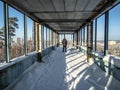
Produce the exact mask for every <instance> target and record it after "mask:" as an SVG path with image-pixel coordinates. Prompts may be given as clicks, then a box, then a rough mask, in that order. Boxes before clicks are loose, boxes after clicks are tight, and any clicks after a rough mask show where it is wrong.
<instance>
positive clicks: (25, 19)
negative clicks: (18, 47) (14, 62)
mask: <svg viewBox="0 0 120 90" xmlns="http://www.w3.org/2000/svg"><path fill="white" fill-rule="evenodd" d="M24 53H25V55H27V16H26V15H24Z"/></svg>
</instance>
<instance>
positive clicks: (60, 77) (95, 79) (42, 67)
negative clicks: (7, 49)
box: [5, 47, 120, 90]
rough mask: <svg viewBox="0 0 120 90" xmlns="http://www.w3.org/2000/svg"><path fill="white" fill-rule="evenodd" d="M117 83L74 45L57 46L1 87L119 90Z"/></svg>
mask: <svg viewBox="0 0 120 90" xmlns="http://www.w3.org/2000/svg"><path fill="white" fill-rule="evenodd" d="M119 85H120V82H119V81H118V80H116V79H115V78H113V77H112V76H107V75H106V74H105V72H103V71H102V70H101V69H100V68H98V67H97V66H96V65H95V64H93V62H92V61H91V62H90V63H87V62H86V56H85V55H84V54H83V53H81V52H79V51H78V50H76V49H74V48H69V49H68V51H67V52H66V53H63V52H62V48H61V47H58V48H56V49H55V50H54V51H52V52H51V53H50V54H49V55H47V56H45V57H44V58H43V62H42V63H38V62H36V63H34V64H33V65H32V66H31V67H30V68H28V69H27V70H26V71H25V72H23V73H22V75H21V76H20V77H19V78H18V79H17V80H15V82H13V83H12V84H11V85H10V86H9V87H7V88H6V89H5V90H120V87H119Z"/></svg>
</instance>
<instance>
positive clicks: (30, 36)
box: [27, 17, 35, 53]
mask: <svg viewBox="0 0 120 90" xmlns="http://www.w3.org/2000/svg"><path fill="white" fill-rule="evenodd" d="M34 32H35V31H34V21H33V20H32V19H30V18H29V17H27V52H28V53H30V52H32V51H34V50H35V48H34V41H35V40H34Z"/></svg>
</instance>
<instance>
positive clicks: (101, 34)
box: [96, 15, 105, 53]
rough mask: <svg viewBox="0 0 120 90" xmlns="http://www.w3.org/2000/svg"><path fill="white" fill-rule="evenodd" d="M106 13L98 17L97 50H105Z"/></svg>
mask: <svg viewBox="0 0 120 90" xmlns="http://www.w3.org/2000/svg"><path fill="white" fill-rule="evenodd" d="M104 25H105V15H102V16H101V17H99V18H98V19H97V41H96V42H97V51H98V52H101V53H103V52H104V28H105V26H104Z"/></svg>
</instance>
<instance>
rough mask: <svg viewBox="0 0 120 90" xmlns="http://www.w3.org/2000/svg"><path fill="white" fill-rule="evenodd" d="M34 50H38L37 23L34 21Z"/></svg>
mask: <svg viewBox="0 0 120 90" xmlns="http://www.w3.org/2000/svg"><path fill="white" fill-rule="evenodd" d="M34 50H36V24H35V22H34Z"/></svg>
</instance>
